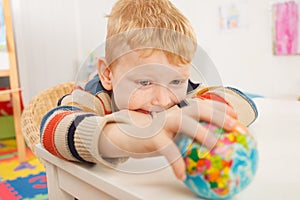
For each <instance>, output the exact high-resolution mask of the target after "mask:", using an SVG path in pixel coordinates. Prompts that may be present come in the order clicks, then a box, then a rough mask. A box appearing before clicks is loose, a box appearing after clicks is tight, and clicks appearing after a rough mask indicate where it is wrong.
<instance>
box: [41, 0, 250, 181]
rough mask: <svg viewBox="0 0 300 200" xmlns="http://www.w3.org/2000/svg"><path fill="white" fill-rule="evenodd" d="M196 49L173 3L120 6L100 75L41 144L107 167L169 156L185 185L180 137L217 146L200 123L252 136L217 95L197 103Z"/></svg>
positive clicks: (44, 128) (66, 103)
mask: <svg viewBox="0 0 300 200" xmlns="http://www.w3.org/2000/svg"><path fill="white" fill-rule="evenodd" d="M195 50H196V37H195V35H194V32H193V30H192V27H191V25H190V23H189V22H188V20H187V19H186V18H185V17H184V16H183V15H182V14H181V13H180V12H179V11H178V10H177V8H175V7H174V6H173V5H172V4H171V3H170V2H169V1H168V0H119V1H118V2H117V3H116V4H115V5H114V7H113V8H112V11H111V14H110V15H108V30H107V41H106V52H105V58H100V59H99V61H98V74H97V76H95V77H94V78H93V79H92V80H90V81H89V82H88V83H87V84H86V86H85V87H84V89H83V88H76V89H74V91H73V92H72V93H71V94H70V95H66V96H64V97H62V98H61V100H60V101H59V103H58V107H57V108H55V109H53V110H51V111H49V112H48V113H47V114H46V115H45V117H44V118H43V120H42V123H41V143H42V145H43V146H44V147H45V149H47V150H48V151H49V152H50V153H52V154H54V155H56V156H58V157H60V158H63V159H67V160H70V161H79V162H85V163H102V164H106V165H109V166H113V164H118V163H120V162H124V161H126V159H127V158H128V157H134V158H143V157H149V156H157V155H163V156H165V157H166V159H167V160H168V161H169V163H170V164H171V165H172V168H173V170H174V173H175V175H176V176H177V178H179V179H180V180H184V179H185V178H186V176H185V164H184V161H183V159H182V157H181V156H180V153H179V150H178V148H177V147H176V145H175V143H174V140H175V139H176V136H177V134H178V133H184V134H188V135H189V136H191V137H195V139H196V140H198V141H199V142H201V143H203V144H204V145H206V146H207V147H209V148H213V146H214V144H215V143H216V141H217V138H216V137H215V136H214V134H212V133H210V132H209V131H208V130H206V129H205V128H204V127H202V126H201V125H200V124H199V120H205V121H210V122H212V123H214V124H217V125H218V126H220V127H224V128H225V129H227V130H233V129H238V130H239V131H241V132H246V131H247V130H246V128H244V126H243V125H241V124H240V123H239V122H237V120H236V118H237V117H239V118H240V116H237V114H236V112H235V111H234V109H233V108H232V106H233V107H234V105H230V104H231V103H232V102H231V101H230V99H229V101H230V102H227V101H228V99H226V98H223V97H221V96H220V95H219V94H217V93H220V92H219V91H218V89H216V90H212V91H211V92H210V94H212V95H208V96H209V98H210V97H217V99H218V101H221V102H223V103H220V102H217V101H210V100H199V99H198V100H196V99H192V97H193V96H194V95H195V93H196V92H198V91H199V90H200V87H199V85H195V84H193V83H191V82H190V81H189V75H190V65H191V60H192V58H193V56H194V53H195ZM206 90H208V89H204V90H202V91H203V93H204V94H208V93H207V92H204V91H206ZM214 91H215V92H214ZM202 97H203V98H206V97H205V95H203V96H202ZM227 104H228V105H229V106H228V105H227ZM233 104H234V102H233ZM243 105H245V106H248V107H249V105H248V104H246V103H244V104H243ZM237 112H238V111H237ZM238 113H239V112H238ZM238 115H239V114H238ZM244 115H248V113H244ZM252 118H253V117H252ZM253 120H254V119H251V121H253ZM246 125H247V124H246Z"/></svg>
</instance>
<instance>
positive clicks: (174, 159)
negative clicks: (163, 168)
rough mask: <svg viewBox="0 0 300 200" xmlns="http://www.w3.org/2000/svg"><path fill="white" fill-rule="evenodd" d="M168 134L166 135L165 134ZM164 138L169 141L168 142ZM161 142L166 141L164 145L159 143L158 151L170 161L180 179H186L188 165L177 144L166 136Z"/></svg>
mask: <svg viewBox="0 0 300 200" xmlns="http://www.w3.org/2000/svg"><path fill="white" fill-rule="evenodd" d="M165 136H166V135H165ZM163 140H165V141H167V142H166V143H165V142H163ZM159 143H161V144H162V143H164V145H163V146H161V145H159V147H158V151H159V153H160V154H161V155H163V156H164V157H165V158H166V159H167V160H168V162H169V163H170V165H171V167H172V169H173V172H174V174H175V175H176V177H177V178H178V179H180V180H182V181H183V180H185V178H186V170H185V169H186V167H185V163H184V160H183V158H182V156H181V153H180V151H179V149H178V147H177V146H176V144H175V143H174V142H173V141H172V139H171V138H169V137H167V136H166V137H164V139H162V140H161V141H160V142H159Z"/></svg>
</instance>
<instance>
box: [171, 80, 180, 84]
mask: <svg viewBox="0 0 300 200" xmlns="http://www.w3.org/2000/svg"><path fill="white" fill-rule="evenodd" d="M180 83H182V81H181V80H173V81H171V82H170V84H173V85H179V84H180Z"/></svg>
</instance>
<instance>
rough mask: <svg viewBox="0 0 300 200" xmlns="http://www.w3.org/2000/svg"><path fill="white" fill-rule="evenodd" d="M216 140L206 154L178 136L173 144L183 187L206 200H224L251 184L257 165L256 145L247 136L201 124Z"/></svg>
mask: <svg viewBox="0 0 300 200" xmlns="http://www.w3.org/2000/svg"><path fill="white" fill-rule="evenodd" d="M201 124H202V125H203V126H205V127H206V128H207V129H209V130H210V131H212V132H214V133H215V134H216V135H217V136H218V137H219V140H218V142H217V143H216V145H215V147H214V148H213V149H211V150H208V149H207V148H206V147H205V146H203V145H201V144H200V143H198V142H196V141H194V140H193V139H192V138H190V137H188V136H186V135H185V134H181V135H180V136H179V138H178V139H177V141H176V143H177V145H178V147H179V149H180V152H181V154H182V156H183V158H184V161H185V164H186V174H187V178H186V180H185V181H184V183H185V185H186V186H187V187H188V188H189V189H190V190H191V191H193V192H194V193H196V194H197V195H199V196H201V197H204V198H207V199H228V198H231V197H233V196H234V195H235V194H237V193H239V192H240V191H242V190H243V189H244V188H246V187H247V186H248V185H249V183H250V182H251V181H252V180H253V178H254V175H255V173H256V170H257V164H258V150H257V145H256V141H255V139H254V138H253V136H252V135H250V134H241V133H239V132H237V131H232V132H226V131H225V130H224V129H222V128H219V127H217V126H215V125H213V124H210V123H206V122H201Z"/></svg>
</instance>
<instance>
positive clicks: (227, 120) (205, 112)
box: [182, 99, 237, 130]
mask: <svg viewBox="0 0 300 200" xmlns="http://www.w3.org/2000/svg"><path fill="white" fill-rule="evenodd" d="M188 103H189V104H188V106H186V107H184V108H182V112H183V113H182V115H186V116H190V117H192V118H194V119H195V120H198V121H206V122H211V123H213V124H216V125H217V126H219V127H223V128H225V129H226V130H233V129H234V128H235V126H236V123H237V121H236V119H234V118H232V117H231V116H230V115H228V114H227V113H226V112H225V111H223V110H224V109H223V110H222V109H221V107H222V106H221V105H220V103H219V102H216V103H212V104H209V103H204V102H201V101H197V100H194V99H189V101H188ZM220 109H221V110H220Z"/></svg>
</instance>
